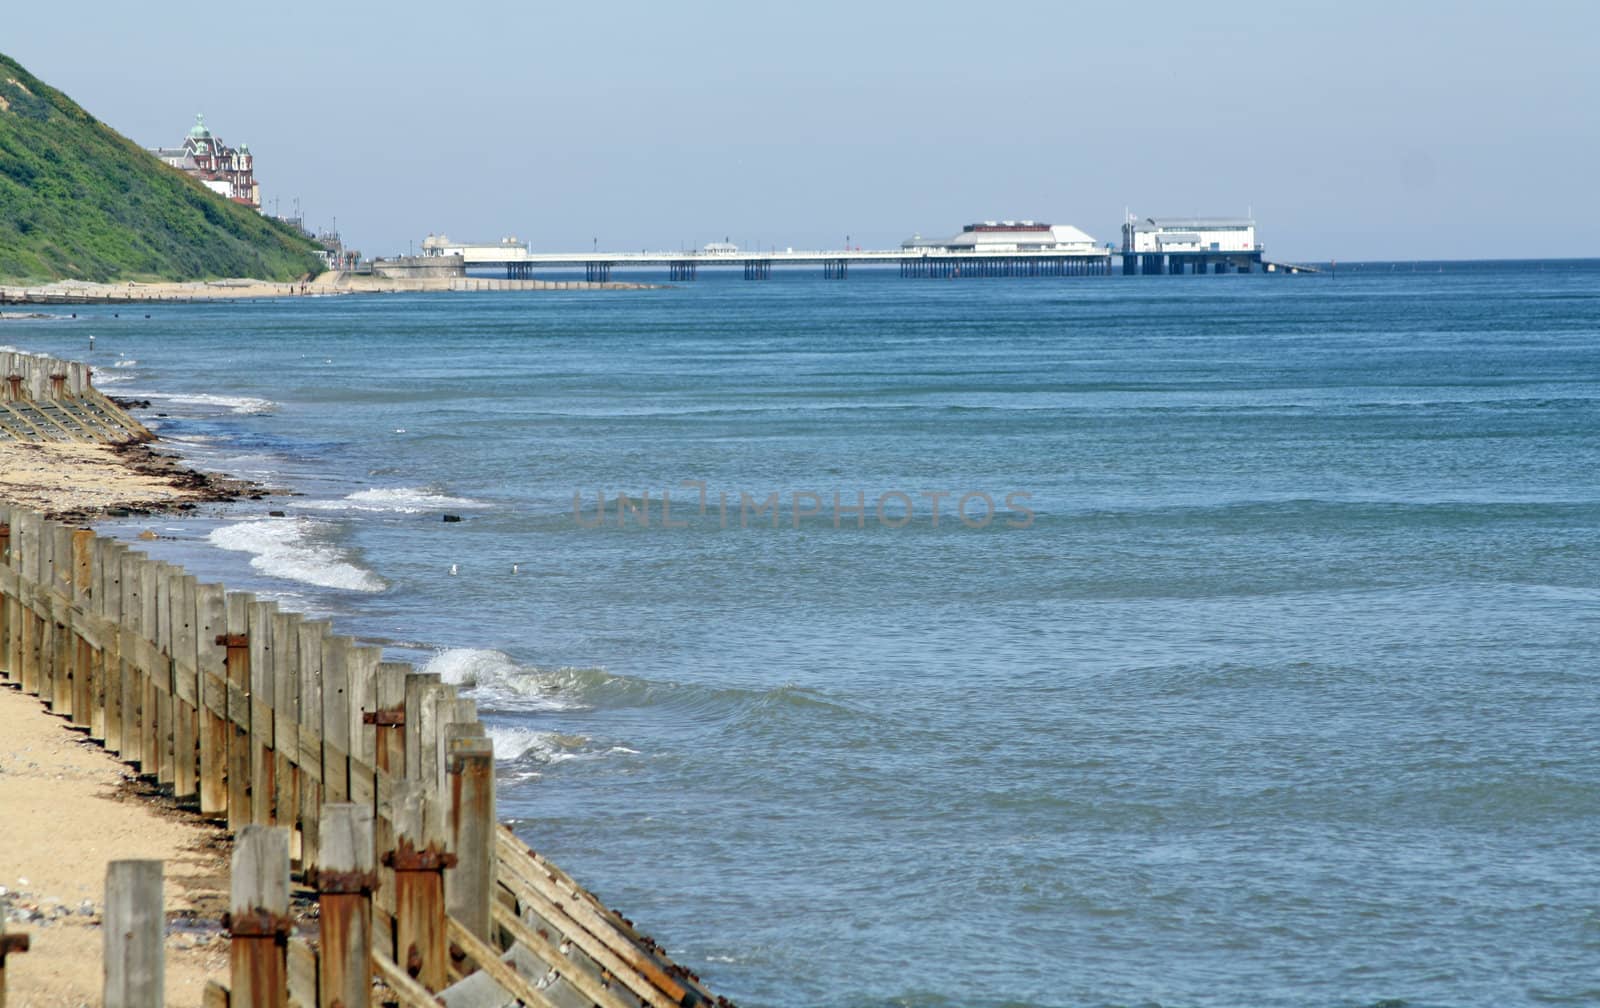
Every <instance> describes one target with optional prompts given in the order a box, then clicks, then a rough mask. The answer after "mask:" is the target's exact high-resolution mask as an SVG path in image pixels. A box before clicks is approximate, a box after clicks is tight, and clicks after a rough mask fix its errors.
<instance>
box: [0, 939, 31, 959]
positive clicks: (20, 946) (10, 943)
mask: <svg viewBox="0 0 1600 1008" xmlns="http://www.w3.org/2000/svg"><path fill="white" fill-rule="evenodd" d="M26 951H28V936H27V935H25V934H17V933H13V934H0V963H3V962H5V961H6V956H8V955H16V954H17V953H19V952H26Z"/></svg>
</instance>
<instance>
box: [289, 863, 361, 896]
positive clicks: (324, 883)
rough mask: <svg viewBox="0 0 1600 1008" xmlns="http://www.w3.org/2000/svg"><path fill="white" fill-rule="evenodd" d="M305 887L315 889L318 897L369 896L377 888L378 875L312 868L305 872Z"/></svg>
mask: <svg viewBox="0 0 1600 1008" xmlns="http://www.w3.org/2000/svg"><path fill="white" fill-rule="evenodd" d="M306 885H308V886H311V887H312V888H314V889H316V890H317V894H318V895H319V896H354V895H358V894H359V895H361V896H371V895H372V894H373V893H374V892H375V891H377V888H378V873H377V872H371V871H328V870H327V869H325V868H313V869H311V870H310V871H308V872H306Z"/></svg>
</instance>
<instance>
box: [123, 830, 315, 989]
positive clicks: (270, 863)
mask: <svg viewBox="0 0 1600 1008" xmlns="http://www.w3.org/2000/svg"><path fill="white" fill-rule="evenodd" d="M230 907H231V909H230V910H229V913H228V921H227V924H228V933H229V935H230V937H231V938H232V939H233V943H232V946H231V948H230V951H229V966H230V972H231V988H232V997H231V999H230V1000H231V1003H232V1004H233V1005H234V1006H235V1008H285V1006H286V1005H287V1004H288V1001H289V968H288V960H287V956H286V948H287V946H288V940H289V931H290V929H291V922H290V920H289V831H288V830H286V829H284V828H283V827H281V826H259V825H256V824H253V823H252V824H251V825H248V826H246V827H244V828H243V829H241V830H240V831H239V835H238V838H237V840H236V841H235V843H234V847H233V885H232V899H231V900H230ZM152 1003H156V1002H152Z"/></svg>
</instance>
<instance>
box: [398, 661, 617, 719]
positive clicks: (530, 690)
mask: <svg viewBox="0 0 1600 1008" xmlns="http://www.w3.org/2000/svg"><path fill="white" fill-rule="evenodd" d="M423 671H424V672H430V673H433V674H435V675H437V676H438V677H439V678H440V680H441V681H443V682H447V683H449V684H451V685H452V686H464V687H467V688H469V689H473V690H476V691H478V692H480V693H481V694H483V695H484V696H485V697H486V698H488V699H490V700H492V701H493V702H496V703H499V704H502V705H505V706H508V707H516V708H518V709H520V710H541V711H573V710H588V709H589V708H590V706H591V705H590V704H589V703H587V702H585V701H584V699H583V698H582V697H581V696H579V695H576V688H577V687H576V681H577V678H578V674H577V671H576V670H574V669H561V668H557V669H544V668H539V667H537V666H527V665H518V664H517V663H516V662H515V661H513V660H512V659H511V657H510V656H509V655H507V654H505V653H504V652H501V651H493V650H489V649H487V648H451V649H450V650H448V651H441V652H439V653H438V654H436V655H434V656H433V657H432V658H431V659H429V660H428V664H427V665H426V666H425V667H424V668H423Z"/></svg>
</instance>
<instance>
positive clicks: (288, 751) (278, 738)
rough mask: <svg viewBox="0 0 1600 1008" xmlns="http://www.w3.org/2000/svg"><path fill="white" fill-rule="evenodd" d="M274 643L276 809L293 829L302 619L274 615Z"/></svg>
mask: <svg viewBox="0 0 1600 1008" xmlns="http://www.w3.org/2000/svg"><path fill="white" fill-rule="evenodd" d="M272 640H273V643H274V645H275V648H274V653H273V670H272V752H273V762H274V769H273V774H272V776H273V785H274V787H275V788H276V792H277V793H276V797H275V799H274V803H273V807H274V808H275V809H276V814H277V820H276V821H277V822H278V824H279V825H281V826H288V827H290V828H291V829H293V828H294V826H295V825H296V824H297V823H298V822H299V820H300V774H299V772H298V771H297V770H296V768H295V764H296V763H297V762H298V761H299V759H300V615H299V614H298V613H286V612H274V613H273V615H272ZM290 853H291V854H295V853H298V851H297V849H296V847H294V846H292V847H291V848H290ZM302 864H303V862H302Z"/></svg>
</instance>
